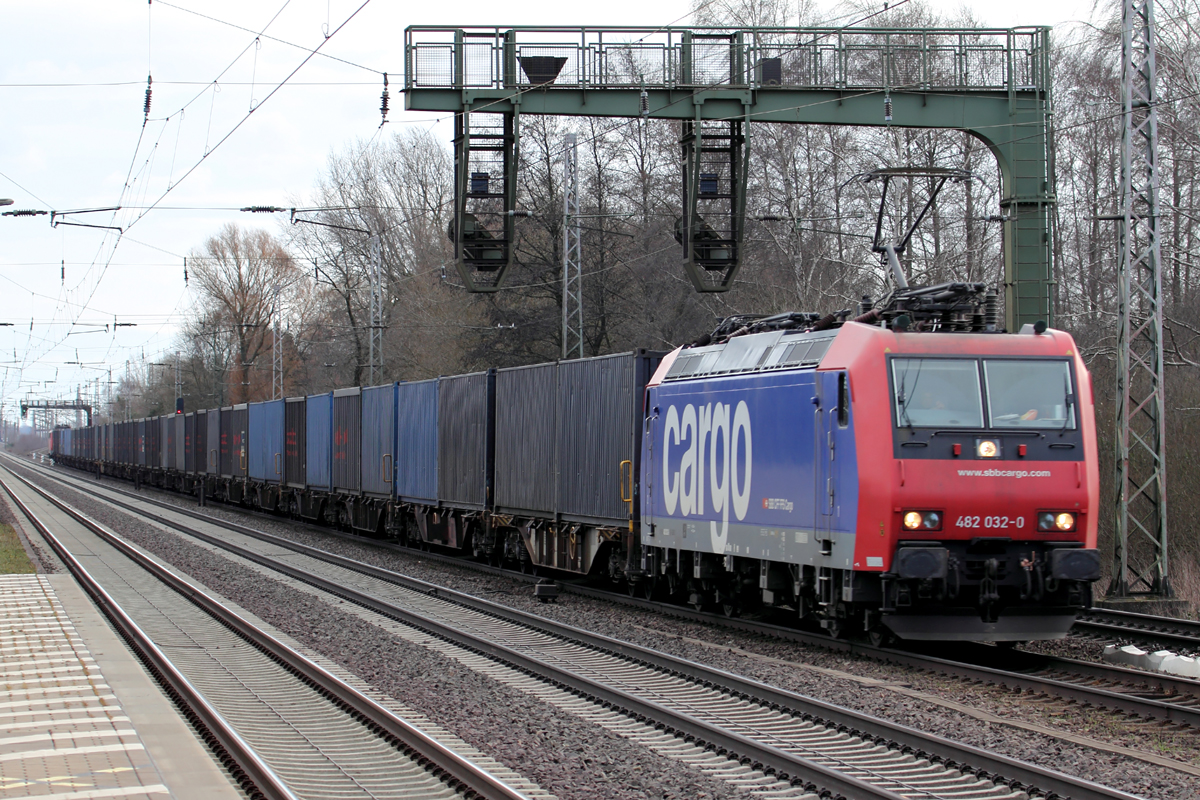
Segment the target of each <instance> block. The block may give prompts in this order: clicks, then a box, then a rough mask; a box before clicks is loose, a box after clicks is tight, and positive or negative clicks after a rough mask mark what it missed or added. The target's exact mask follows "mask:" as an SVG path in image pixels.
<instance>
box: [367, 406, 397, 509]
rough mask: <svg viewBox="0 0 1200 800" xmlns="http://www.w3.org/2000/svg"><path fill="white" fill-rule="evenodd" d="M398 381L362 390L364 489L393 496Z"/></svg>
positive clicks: (384, 495)
mask: <svg viewBox="0 0 1200 800" xmlns="http://www.w3.org/2000/svg"><path fill="white" fill-rule="evenodd" d="M395 456H396V384H394V383H389V384H387V385H386V386H367V387H365V388H363V390H362V490H363V494H366V495H370V496H372V497H391V496H392V483H393V481H392V476H393V475H394V474H395V472H396V457H395Z"/></svg>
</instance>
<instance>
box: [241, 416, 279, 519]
mask: <svg viewBox="0 0 1200 800" xmlns="http://www.w3.org/2000/svg"><path fill="white" fill-rule="evenodd" d="M283 405H284V403H283V401H282V400H266V401H263V402H260V403H250V405H249V409H248V416H247V424H248V426H249V429H248V433H249V441H248V443H247V446H248V450H249V456H248V458H249V466H248V474H249V477H250V485H251V487H253V490H254V491H255V492H256V493H257V497H256V502H257V505H258V507H259V508H261V509H263V510H264V511H274V510H275V509H276V508H278V507H279V497H280V491H279V490H280V484H281V483H282V481H283V411H284V408H283Z"/></svg>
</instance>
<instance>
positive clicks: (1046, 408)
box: [892, 358, 1075, 429]
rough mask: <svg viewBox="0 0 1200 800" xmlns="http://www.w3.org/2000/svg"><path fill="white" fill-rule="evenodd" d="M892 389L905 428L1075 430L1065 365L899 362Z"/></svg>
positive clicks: (1005, 361) (1044, 362) (1041, 361)
mask: <svg viewBox="0 0 1200 800" xmlns="http://www.w3.org/2000/svg"><path fill="white" fill-rule="evenodd" d="M981 366H982V370H981V369H980V368H981ZM981 378H982V380H981ZM892 386H893V390H894V392H895V393H894V395H893V400H894V405H895V409H896V424H897V425H899V426H901V427H912V428H985V427H991V428H1056V429H1073V428H1074V427H1075V407H1074V395H1073V393H1072V389H1071V370H1070V366H1069V364H1068V363H1067V362H1066V361H1062V360H1049V359H1036V360H1034V359H992V358H987V359H982V364H981V363H980V361H979V360H976V359H947V358H895V359H893V360H892ZM985 407H986V410H987V421H986V422H985V420H984V409H985Z"/></svg>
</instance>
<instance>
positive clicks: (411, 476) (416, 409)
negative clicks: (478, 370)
mask: <svg viewBox="0 0 1200 800" xmlns="http://www.w3.org/2000/svg"><path fill="white" fill-rule="evenodd" d="M396 497H397V498H398V499H399V500H401V501H402V502H405V503H421V504H425V505H436V504H437V499H438V380H437V379H436V378H434V379H433V380H428V381H417V382H415V383H401V384H398V385H397V386H396Z"/></svg>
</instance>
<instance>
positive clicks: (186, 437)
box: [183, 411, 196, 475]
mask: <svg viewBox="0 0 1200 800" xmlns="http://www.w3.org/2000/svg"><path fill="white" fill-rule="evenodd" d="M183 471H184V472H185V473H187V474H188V475H195V474H196V412H194V411H191V412H189V413H187V414H184V415H183Z"/></svg>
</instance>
